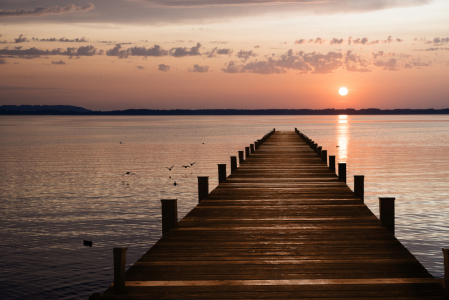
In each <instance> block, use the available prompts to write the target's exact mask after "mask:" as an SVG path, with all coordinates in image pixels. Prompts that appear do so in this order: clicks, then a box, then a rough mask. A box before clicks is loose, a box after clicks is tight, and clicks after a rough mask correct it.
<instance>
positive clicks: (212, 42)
mask: <svg viewBox="0 0 449 300" xmlns="http://www.w3.org/2000/svg"><path fill="white" fill-rule="evenodd" d="M210 43H211V44H227V43H228V41H211V42H210Z"/></svg>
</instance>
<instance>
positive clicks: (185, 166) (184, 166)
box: [182, 165, 190, 169]
mask: <svg viewBox="0 0 449 300" xmlns="http://www.w3.org/2000/svg"><path fill="white" fill-rule="evenodd" d="M182 167H183V168H185V169H187V168H190V166H189V165H182Z"/></svg>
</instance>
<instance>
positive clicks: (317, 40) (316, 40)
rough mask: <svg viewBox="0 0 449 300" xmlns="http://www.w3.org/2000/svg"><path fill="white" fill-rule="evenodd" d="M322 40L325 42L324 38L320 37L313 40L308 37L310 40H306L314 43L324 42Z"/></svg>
mask: <svg viewBox="0 0 449 300" xmlns="http://www.w3.org/2000/svg"><path fill="white" fill-rule="evenodd" d="M324 42H326V40H323V39H322V38H320V37H317V38H316V39H315V40H313V39H310V40H309V41H308V43H314V44H324Z"/></svg>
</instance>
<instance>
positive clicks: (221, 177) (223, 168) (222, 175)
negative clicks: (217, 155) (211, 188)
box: [218, 164, 226, 184]
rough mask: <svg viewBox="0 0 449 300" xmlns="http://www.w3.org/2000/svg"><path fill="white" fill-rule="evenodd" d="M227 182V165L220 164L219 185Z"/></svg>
mask: <svg viewBox="0 0 449 300" xmlns="http://www.w3.org/2000/svg"><path fill="white" fill-rule="evenodd" d="M225 180H226V164H218V184H220V183H222V182H223V181H225Z"/></svg>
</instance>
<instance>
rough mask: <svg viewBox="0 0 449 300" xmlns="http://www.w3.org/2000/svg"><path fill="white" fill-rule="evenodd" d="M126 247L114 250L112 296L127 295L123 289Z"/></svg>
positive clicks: (124, 288)
mask: <svg viewBox="0 0 449 300" xmlns="http://www.w3.org/2000/svg"><path fill="white" fill-rule="evenodd" d="M127 250H128V247H121V248H114V249H113V252H114V294H116V295H124V294H126V293H127V289H126V287H125V265H126V251H127Z"/></svg>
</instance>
